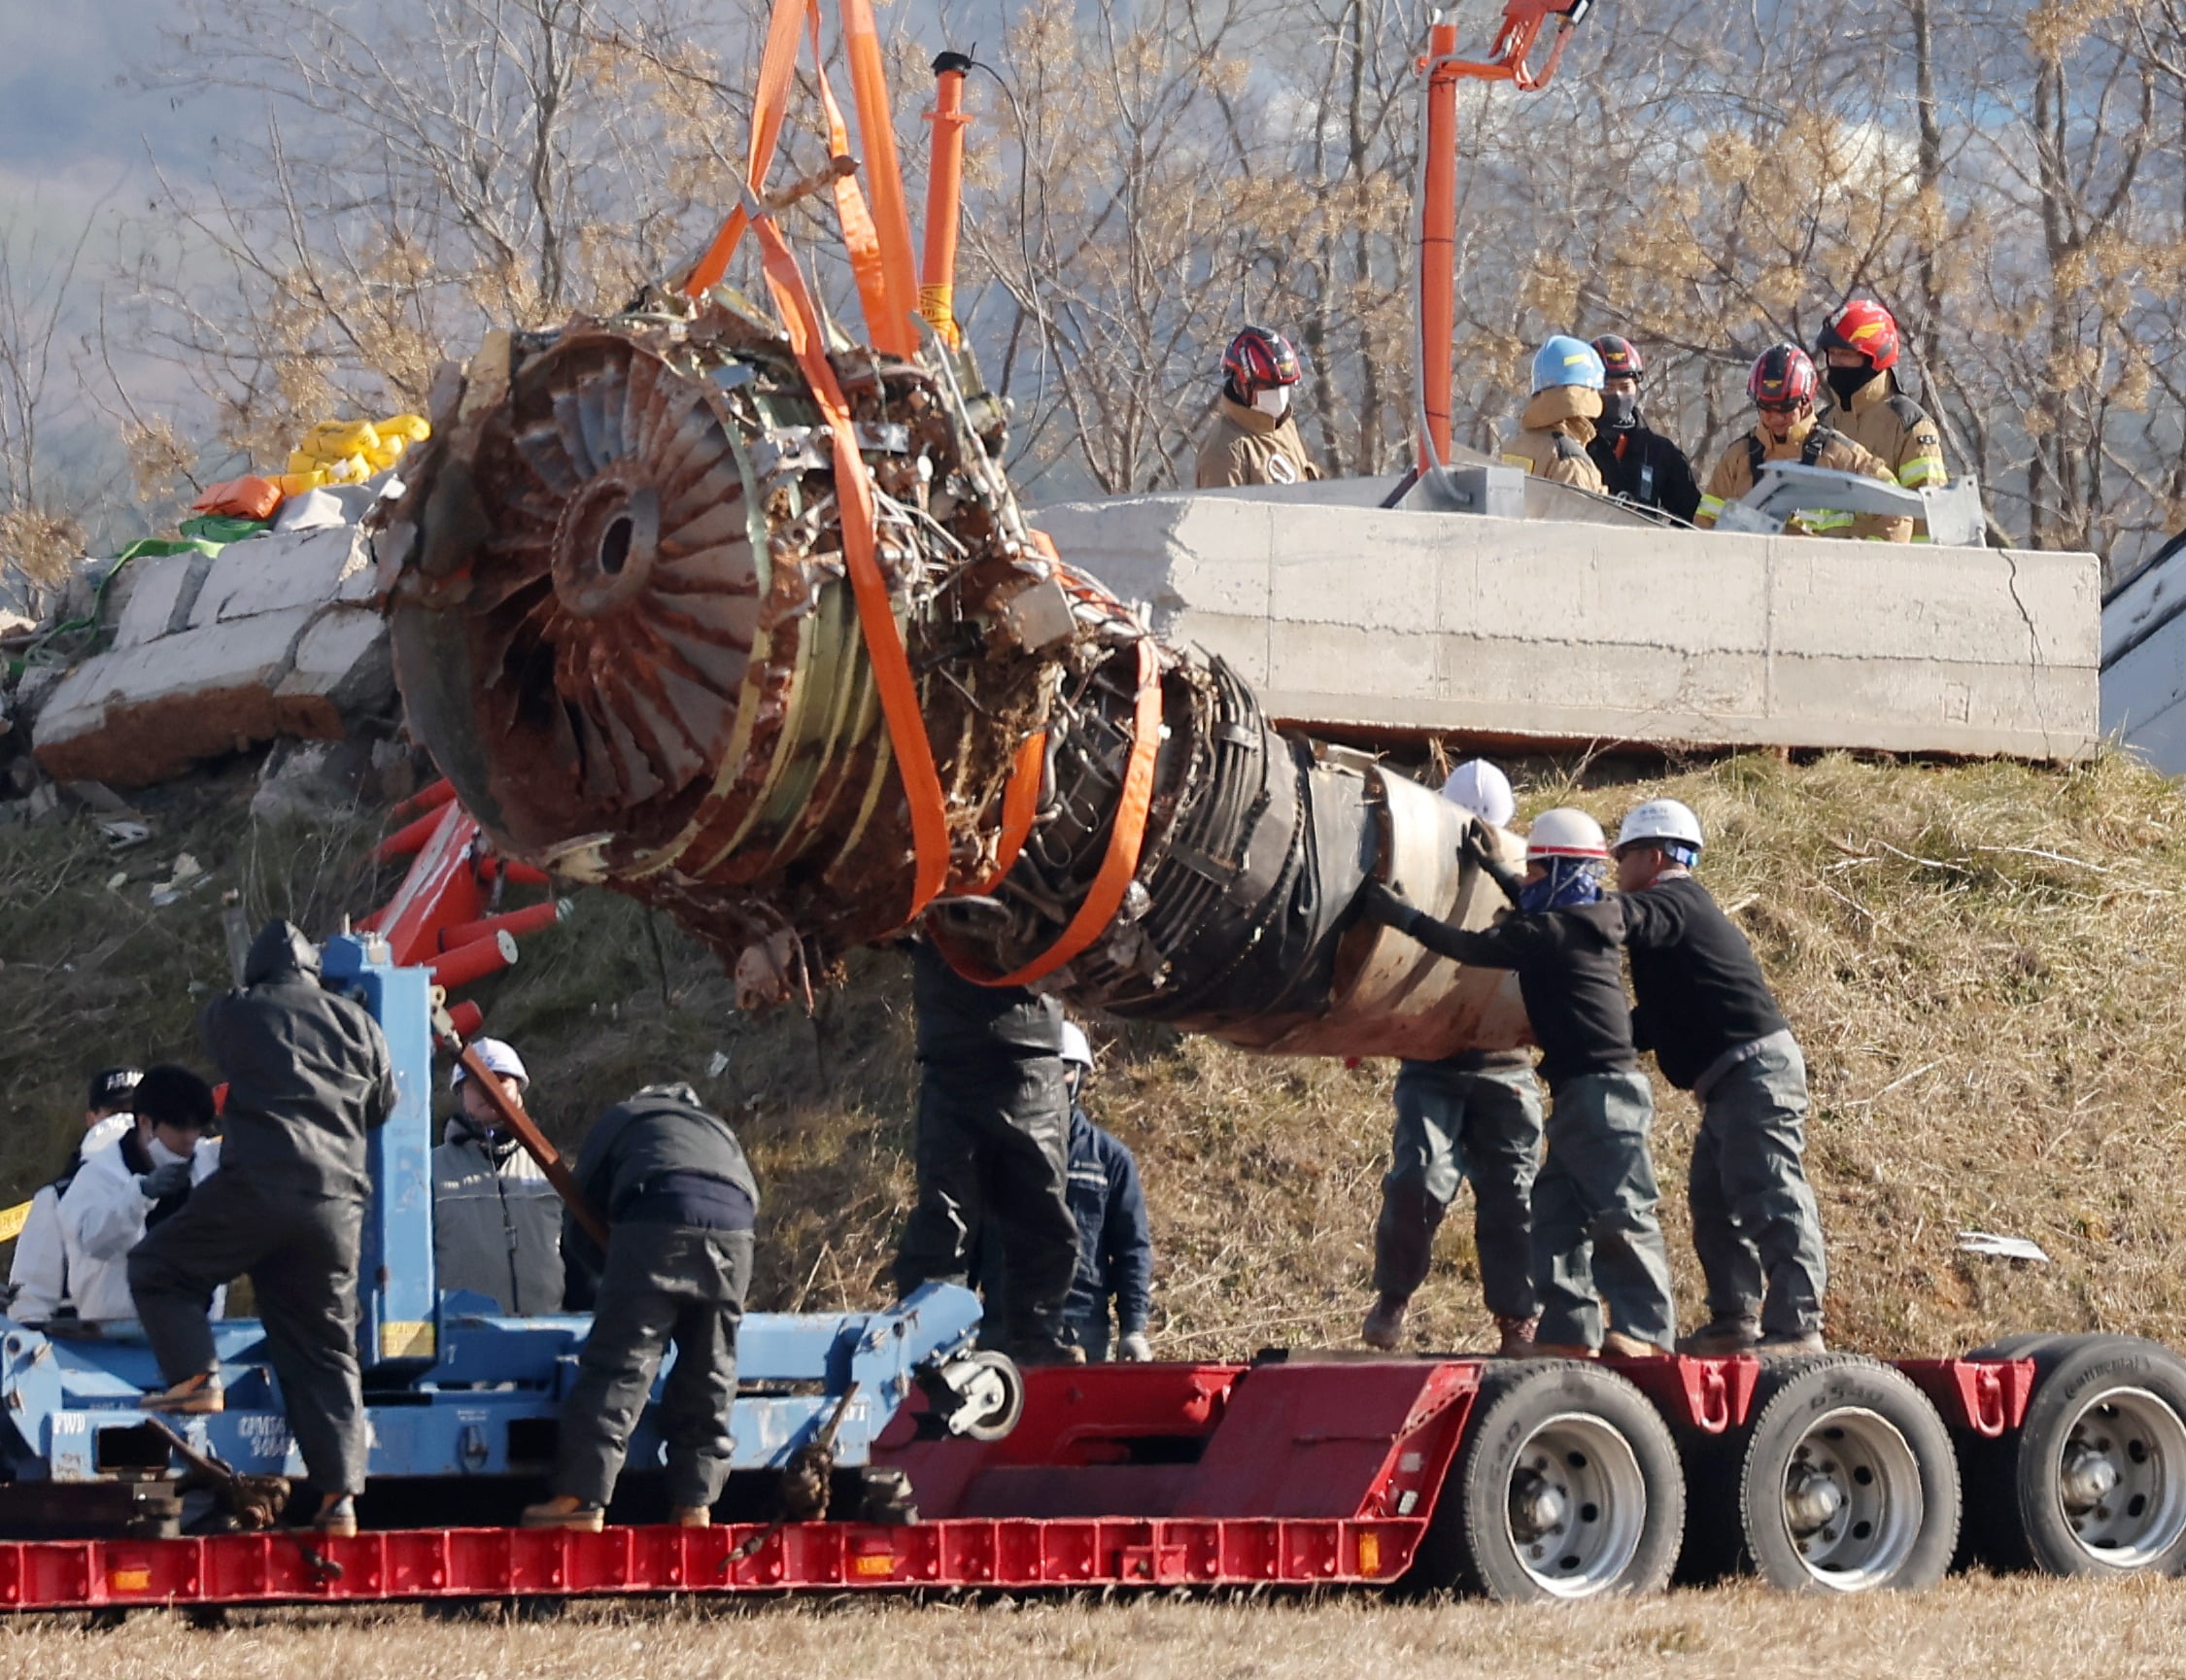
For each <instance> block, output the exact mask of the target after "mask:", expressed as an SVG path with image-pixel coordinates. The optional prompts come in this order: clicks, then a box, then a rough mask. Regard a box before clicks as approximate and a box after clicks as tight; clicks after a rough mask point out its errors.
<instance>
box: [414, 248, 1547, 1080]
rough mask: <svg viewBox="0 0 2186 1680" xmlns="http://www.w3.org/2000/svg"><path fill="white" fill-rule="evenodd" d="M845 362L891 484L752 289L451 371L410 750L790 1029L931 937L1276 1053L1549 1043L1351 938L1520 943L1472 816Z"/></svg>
mask: <svg viewBox="0 0 2186 1680" xmlns="http://www.w3.org/2000/svg"><path fill="white" fill-rule="evenodd" d="M807 351H808V355H809V354H816V353H812V352H810V351H809V347H807ZM827 364H828V366H829V367H832V370H833V374H834V378H835V382H836V383H837V386H838V387H839V394H840V399H841V402H842V405H843V406H844V407H845V408H846V409H847V411H848V416H849V422H850V424H851V425H852V426H854V428H855V431H854V434H847V435H854V437H855V441H856V447H857V451H858V454H859V456H860V458H861V459H862V461H863V462H864V463H865V466H866V477H867V479H868V480H869V482H868V483H867V484H865V485H864V486H863V487H859V486H852V485H849V484H846V483H844V482H842V475H841V471H840V468H841V465H842V463H839V462H838V461H837V454H836V450H837V440H838V438H841V437H843V436H845V435H846V433H845V432H844V431H843V430H842V429H838V428H837V425H836V421H837V420H839V414H837V415H836V416H834V417H833V418H831V415H830V412H829V409H828V407H827V405H826V404H825V403H823V401H822V400H821V398H820V396H819V394H817V392H816V389H815V385H814V382H813V379H812V377H811V374H812V372H813V364H812V362H811V361H810V360H803V361H801V360H800V358H799V355H798V353H797V351H796V350H795V349H793V345H792V342H791V340H790V339H788V338H786V337H785V336H784V334H783V333H782V331H781V330H780V329H779V328H777V327H775V326H772V325H771V324H769V323H768V322H766V321H764V320H762V319H761V317H760V316H759V315H758V313H757V312H756V311H754V310H751V309H748V308H745V307H743V306H741V305H740V304H739V302H738V301H737V300H736V299H735V297H734V294H733V293H729V292H726V291H715V292H713V293H711V294H709V296H708V297H707V298H706V299H704V300H703V301H700V302H699V303H697V304H695V305H688V306H684V305H679V306H676V307H672V308H664V309H662V310H660V311H658V312H647V313H633V314H631V315H625V316H619V317H614V318H609V319H579V320H577V321H574V322H572V323H570V324H569V325H568V326H565V327H564V328H562V329H560V330H557V331H550V332H540V333H514V334H501V335H496V336H495V337H494V338H493V339H491V340H489V342H488V343H487V345H486V346H485V348H484V349H483V350H482V351H481V353H480V354H479V355H478V356H477V357H475V358H474V359H473V360H472V361H471V362H470V364H469V365H468V367H467V368H462V369H457V368H456V367H454V366H453V365H451V366H450V367H449V368H447V369H446V370H444V372H443V376H442V378H441V380H440V382H439V384H438V386H437V387H436V389H435V393H434V400H433V416H432V419H433V436H432V440H431V442H430V443H429V445H427V447H426V449H425V450H424V452H423V454H422V457H420V458H416V459H414V462H413V463H406V465H408V466H409V471H408V472H407V473H406V477H407V478H408V480H409V487H408V491H407V494H406V496H405V497H404V499H403V500H402V502H401V503H400V504H399V505H398V506H397V507H396V508H395V509H394V510H393V513H392V515H391V516H390V518H389V520H388V521H387V523H386V525H385V528H384V529H383V530H382V531H380V533H379V535H378V539H377V542H378V550H379V554H380V557H381V579H382V584H383V588H384V590H385V595H386V600H387V605H388V610H389V612H390V614H391V615H392V619H393V646H394V657H395V665H396V674H397V676H398V678H399V680H400V683H401V688H402V692H403V696H404V699H405V702H406V704H407V708H408V713H409V718H410V724H411V728H412V729H413V731H414V732H415V733H416V734H417V736H418V737H420V738H421V739H422V740H423V741H424V742H425V743H426V744H427V746H428V747H429V748H430V749H431V752H432V754H433V756H434V758H435V759H436V760H437V761H438V763H439V765H440V767H441V769H442V771H444V772H445V773H446V774H447V775H448V776H449V777H450V779H451V780H453V782H454V783H455V785H456V787H457V789H458V791H459V793H460V794H461V798H462V800H463V802H464V804H465V805H466V806H468V807H469V809H470V810H471V811H472V813H473V814H475V815H476V816H477V817H478V819H479V820H480V821H481V822H482V823H483V824H484V825H485V827H486V829H487V831H488V832H489V833H490V834H491V835H492V836H493V838H494V840H495V842H496V844H498V845H499V846H501V847H502V848H504V849H505V850H506V851H507V852H508V853H509V854H510V855H512V856H515V857H521V858H526V859H529V860H530V861H533V862H535V863H538V864H541V865H543V866H545V867H547V868H550V869H553V870H555V871H557V872H559V873H560V874H563V875H564V876H566V877H570V878H573V879H577V880H583V881H591V882H596V883H599V884H602V885H605V886H608V887H611V888H613V889H614V890H616V891H620V892H624V893H629V894H632V895H634V896H636V897H638V898H640V899H642V900H644V901H646V902H648V903H650V904H653V905H657V906H659V907H661V908H662V909H666V911H668V912H669V913H671V914H673V915H674V916H676V917H677V918H678V919H679V920H680V921H682V922H683V923H684V924H685V925H686V926H688V927H689V928H691V929H692V930H693V931H694V932H695V933H697V934H698V935H699V936H700V937H701V938H702V939H704V940H705V941H706V942H708V943H710V944H711V945H712V946H713V947H714V948H715V949H716V950H717V951H719V952H720V953H721V955H722V956H723V958H724V960H725V961H726V962H728V963H730V964H732V965H734V970H735V973H736V977H737V980H738V986H739V993H740V995H742V996H743V997H744V998H745V999H746V1001H747V1002H749V1003H754V1004H756V1003H762V1002H767V1001H778V1000H781V999H783V998H786V997H789V996H791V995H794V994H795V993H797V992H798V991H799V990H801V989H803V990H804V991H806V992H807V993H808V992H809V988H810V986H811V985H812V984H813V983H814V982H815V981H817V980H820V979H822V978H824V977H825V976H826V974H827V973H828V971H829V970H830V968H831V967H832V966H833V965H834V964H835V962H836V960H837V957H838V956H839V955H840V953H842V952H843V951H845V950H846V949H848V948H850V947H852V946H854V945H857V944H860V943H868V942H871V941H874V940H878V939H880V938H883V937H885V936H887V935H889V934H891V933H893V932H895V931H897V930H898V929H900V928H902V927H904V926H905V924H906V923H907V922H908V921H910V920H912V919H913V918H914V917H922V918H923V925H924V926H925V927H926V929H927V930H928V932H929V933H930V935H931V936H932V937H934V938H936V939H937V941H938V942H939V943H941V945H942V948H943V949H944V950H945V951H946V952H947V953H948V954H949V955H950V957H951V959H952V960H953V961H954V962H956V963H957V965H958V966H959V968H960V969H962V970H964V971H965V972H967V973H970V974H973V975H975V976H977V977H983V978H988V979H995V980H1014V981H1020V982H1024V983H1038V984H1041V985H1043V986H1050V987H1053V988H1056V989H1059V990H1061V991H1062V992H1064V993H1065V994H1066V995H1068V996H1069V997H1070V998H1071V999H1073V1000H1074V1001H1076V1002H1078V1003H1080V1004H1083V1005H1086V1006H1089V1007H1092V1008H1097V1009H1100V1010H1105V1011H1110V1013H1113V1014H1116V1015H1121V1016H1130V1017H1137V1018H1146V1019H1158V1020H1164V1021H1169V1022H1173V1023H1175V1024H1176V1025H1178V1026H1179V1027H1182V1028H1187V1029H1191V1030H1196V1031H1204V1032H1209V1033H1212V1034H1214V1035H1216V1036H1218V1037H1221V1038H1224V1039H1227V1040H1230V1041H1231V1042H1233V1043H1236V1044H1240V1045H1244V1046H1251V1047H1255V1048H1261V1049H1270V1050H1283V1051H1306V1052H1321V1053H1331V1052H1333V1053H1351V1054H1404V1055H1414V1056H1436V1055H1444V1054H1449V1053H1452V1052H1454V1051H1457V1050H1460V1049H1466V1048H1476V1047H1477V1048H1487V1047H1500V1046H1510V1045H1514V1044H1518V1043H1520V1042H1523V1039H1524V1036H1525V1032H1526V1027H1525V1017H1524V1014H1523V1011H1522V1009H1521V1008H1520V1004H1519V1001H1518V997H1517V992H1516V988H1515V986H1513V985H1511V984H1509V983H1507V977H1504V976H1501V975H1498V974H1489V973H1484V972H1480V971H1473V970H1467V969H1463V968H1460V967H1456V966H1453V965H1451V964H1448V963H1445V962H1442V961H1440V960H1439V959H1437V958H1434V957H1432V956H1430V955H1429V954H1428V953H1426V952H1425V951H1423V950H1422V949H1421V948H1420V947H1418V946H1417V945H1416V944H1414V943H1412V942H1410V941H1409V940H1405V939H1402V938H1400V937H1399V936H1396V935H1394V934H1390V933H1387V932H1385V931H1384V930H1382V929H1381V928H1379V927H1377V926H1373V925H1370V924H1363V923H1360V922H1359V921H1358V919H1357V918H1356V917H1355V916H1353V915H1352V914H1351V904H1352V901H1353V899H1354V898H1355V896H1356V894H1357V891H1358V888H1359V887H1360V885H1361V883H1362V882H1363V881H1364V880H1365V879H1366V878H1367V877H1368V876H1369V875H1374V874H1378V875H1380V876H1381V877H1382V878H1384V879H1388V880H1392V881H1395V882H1397V883H1399V884H1401V886H1402V887H1403V889H1404V891H1405V892H1406V893H1407V894H1408V895H1409V896H1410V897H1411V899H1412V900H1413V902H1415V903H1417V904H1420V905H1422V906H1424V907H1426V908H1428V909H1432V910H1435V911H1437V912H1438V913H1442V914H1445V915H1450V916H1453V917H1455V918H1456V919H1459V920H1462V921H1465V922H1468V923H1470V924H1473V925H1478V924H1480V923H1482V922H1485V921H1486V918H1487V916H1488V915H1489V914H1490V913H1491V911H1492V909H1494V908H1495V907H1496V906H1497V905H1499V904H1500V898H1499V895H1497V893H1496V891H1495V889H1494V887H1493V886H1492V884H1490V883H1486V882H1485V881H1483V880H1481V879H1480V878H1478V875H1477V872H1475V871H1474V870H1472V869H1471V868H1470V867H1461V866H1460V864H1459V862H1458V859H1457V851H1456V844H1455V842H1456V840H1457V835H1458V815H1457V813H1456V812H1455V811H1454V809H1453V808H1452V807H1451V806H1448V805H1446V804H1445V803H1444V802H1443V801H1442V800H1441V799H1439V798H1438V797H1436V796H1434V795H1433V794H1432V793H1430V792H1428V791H1427V790H1425V789H1423V788H1421V787H1419V786H1418V785H1417V784H1416V783H1414V782H1412V781H1410V780H1408V779H1406V778H1404V777H1402V776H1399V775H1394V774H1390V773H1386V772H1384V771H1383V770H1381V769H1380V768H1379V767H1377V766H1376V765H1374V764H1373V763H1372V762H1371V761H1369V760H1367V759H1364V758H1363V757H1360V756H1358V755H1355V754H1350V753H1347V752H1344V751H1342V750H1341V749H1335V748H1329V747H1324V746H1321V745H1318V744H1316V743H1314V742H1312V741H1309V740H1306V739H1304V738H1301V737H1295V736H1286V735H1284V734H1281V733H1280V732H1278V731H1277V730H1275V729H1274V728H1272V727H1271V726H1270V725H1269V723H1268V722H1267V720H1266V719H1265V718H1263V717H1262V715H1261V713H1260V709H1259V707H1258V704H1257V703H1255V701H1254V699H1253V696H1252V694H1251V693H1250V692H1249V691H1248V690H1247V688H1246V687H1245V685H1244V684H1242V683H1241V682H1239V681H1238V680H1237V678H1236V677H1235V676H1234V675H1233V674H1232V673H1231V672H1230V671H1229V670H1228V669H1226V668H1225V666H1224V665H1223V664H1222V662H1221V661H1220V660H1218V659H1215V658H1212V657H1210V656H1209V655H1207V654H1205V653H1204V652H1202V651H1201V650H1199V649H1197V648H1195V647H1193V646H1190V645H1188V644H1185V643H1180V642H1177V641H1173V640H1168V639H1165V638H1163V637H1160V636H1157V635H1155V634H1152V632H1151V631H1150V629H1149V627H1148V625H1147V624H1146V622H1145V621H1144V616H1143V614H1142V613H1140V612H1138V611H1136V610H1134V609H1132V608H1130V607H1128V606H1126V605H1125V604H1124V603H1122V602H1119V601H1117V600H1114V599H1113V598H1111V597H1110V595H1109V594H1108V593H1107V592H1106V591H1105V590H1103V589H1102V588H1101V587H1100V586H1099V585H1098V584H1097V583H1095V582H1094V581H1093V580H1091V579H1090V578H1087V577H1085V576H1083V575H1082V574H1080V573H1078V572H1076V571H1075V570H1074V569H1073V568H1072V567H1070V566H1068V565H1067V564H1065V563H1064V562H1063V561H1062V560H1060V559H1058V558H1057V557H1055V556H1054V555H1053V553H1052V552H1051V550H1050V549H1049V548H1048V546H1047V544H1046V543H1045V541H1044V539H1043V538H1042V537H1041V536H1040V535H1039V534H1038V533H1037V532H1035V531H1030V530H1028V529H1027V527H1026V526H1025V523H1024V521H1023V519H1022V518H1021V516H1020V514H1019V512H1018V510H1017V507H1016V505H1015V502H1014V500H1013V498H1012V497H1011V494H1010V492H1009V489H1008V484H1007V483H1006V481H1005V479H1004V477H1003V474H1002V472H1001V470H1000V468H999V467H998V466H997V465H996V463H995V462H994V461H993V459H992V458H991V457H990V454H989V452H988V449H987V448H986V446H985V445H984V444H983V443H982V441H981V439H980V437H979V435H978V431H977V427H978V426H979V425H980V424H982V422H981V419H980V416H979V413H978V410H977V408H976V405H975V404H974V403H972V402H968V401H967V400H966V398H965V396H964V394H963V393H962V391H961V390H960V388H959V386H958V383H957V378H956V366H957V362H956V360H955V359H954V358H952V357H950V356H948V355H947V354H946V353H945V352H941V351H939V350H936V351H933V352H931V353H929V354H928V355H926V356H923V357H921V358H919V359H918V360H899V359H891V358H887V357H884V356H880V355H878V354H877V353H874V352H870V351H857V352H850V353H837V354H834V355H832V356H830V357H829V358H828V360H827ZM853 491H856V494H855V495H853V494H851V493H852V492H853ZM869 504H870V506H871V515H870V518H871V531H872V533H873V539H872V541H871V545H870V551H869V553H868V556H867V559H866V561H865V564H866V565H867V566H868V567H869V574H868V575H867V576H866V578H865V580H864V593H863V594H861V582H860V576H859V571H858V566H859V556H858V554H856V553H853V552H852V551H851V548H850V546H849V545H846V542H845V530H844V527H845V524H846V521H845V519H844V509H845V507H850V508H852V509H856V508H859V507H862V506H865V505H869ZM853 517H857V516H856V515H855V514H854V515H853ZM891 684H893V685H894V687H893V690H891ZM944 883H945V884H944ZM937 887H939V889H940V890H939V892H936V891H935V890H934V889H935V888H937Z"/></svg>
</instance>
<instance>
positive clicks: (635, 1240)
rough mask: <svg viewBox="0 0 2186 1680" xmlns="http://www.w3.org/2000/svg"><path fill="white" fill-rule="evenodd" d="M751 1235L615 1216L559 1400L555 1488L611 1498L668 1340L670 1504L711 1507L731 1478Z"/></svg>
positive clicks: (665, 1415)
mask: <svg viewBox="0 0 2186 1680" xmlns="http://www.w3.org/2000/svg"><path fill="white" fill-rule="evenodd" d="M751 1250H752V1238H751V1233H750V1232H749V1231H700V1230H693V1229H690V1228H689V1227H686V1226H682V1225H653V1224H619V1225H616V1226H615V1227H614V1228H613V1230H612V1231H610V1232H609V1234H608V1241H607V1264H606V1268H605V1270H604V1271H602V1272H601V1274H600V1278H599V1292H598V1296H597V1297H595V1299H594V1301H593V1308H592V1333H591V1334H590V1335H589V1336H587V1337H586V1338H585V1345H584V1348H583V1350H582V1351H581V1352H580V1353H579V1354H577V1376H576V1380H575V1381H574V1382H572V1383H571V1384H570V1385H569V1392H568V1394H567V1396H566V1397H565V1398H564V1400H563V1402H562V1446H561V1455H560V1457H559V1459H558V1461H557V1463H556V1466H555V1474H554V1490H555V1491H556V1492H558V1493H570V1494H574V1495H575V1496H576V1497H577V1498H579V1499H582V1500H584V1501H585V1502H586V1503H587V1504H591V1505H604V1504H606V1503H607V1501H608V1500H609V1499H610V1498H612V1497H613V1496H614V1492H615V1482H616V1479H617V1478H618V1477H619V1476H621V1474H622V1471H623V1459H624V1457H626V1456H627V1455H628V1454H629V1452H630V1436H631V1431H632V1429H634V1428H636V1426H637V1420H638V1417H639V1415H640V1414H641V1413H643V1411H644V1410H645V1401H646V1397H647V1396H648V1395H649V1394H651V1393H652V1391H653V1378H654V1376H655V1375H656V1374H657V1373H658V1372H659V1370H660V1368H661V1359H662V1356H663V1355H664V1354H666V1352H667V1349H668V1347H669V1346H670V1344H672V1345H673V1346H674V1348H675V1363H674V1365H673V1366H671V1367H670V1368H669V1370H668V1374H667V1381H666V1383H664V1384H663V1385H662V1386H661V1405H660V1414H659V1420H658V1422H659V1426H660V1432H661V1439H662V1441H663V1442H664V1443H665V1444H666V1448H667V1497H668V1503H669V1504H671V1505H685V1506H695V1505H711V1504H712V1503H713V1502H714V1501H715V1500H716V1499H718V1498H720V1497H721V1487H722V1484H723V1483H724V1482H726V1481H727V1480H728V1479H729V1453H730V1448H731V1446H732V1444H733V1443H732V1441H731V1438H730V1433H729V1427H730V1409H731V1408H732V1407H733V1406H734V1404H735V1399H736V1328H737V1326H738V1325H739V1324H740V1323H742V1321H743V1317H744V1291H745V1290H746V1289H747V1288H748V1287H749V1286H750V1285H751Z"/></svg>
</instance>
